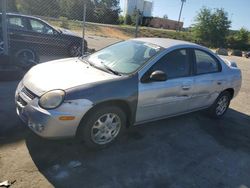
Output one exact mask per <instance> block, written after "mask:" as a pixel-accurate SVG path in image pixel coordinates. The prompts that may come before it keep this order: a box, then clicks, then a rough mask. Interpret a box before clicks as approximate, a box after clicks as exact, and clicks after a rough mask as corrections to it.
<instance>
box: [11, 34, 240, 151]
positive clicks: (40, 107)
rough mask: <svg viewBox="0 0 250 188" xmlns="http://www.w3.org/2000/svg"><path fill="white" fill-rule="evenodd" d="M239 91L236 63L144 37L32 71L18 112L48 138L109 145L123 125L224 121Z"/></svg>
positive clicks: (204, 51) (196, 47) (178, 43)
mask: <svg viewBox="0 0 250 188" xmlns="http://www.w3.org/2000/svg"><path fill="white" fill-rule="evenodd" d="M240 87H241V71H240V70H239V69H238V68H237V65H236V63H232V62H229V61H227V60H224V59H221V58H220V57H219V56H217V55H216V54H214V53H213V52H211V51H210V50H209V49H207V48H205V47H202V46H200V45H197V44H193V43H188V42H184V41H178V40H171V39H159V38H140V39H131V40H128V41H123V42H120V43H116V44H114V45H111V46H109V47H107V48H104V49H102V50H100V51H98V52H96V53H94V54H91V55H88V56H84V57H81V58H70V59H61V60H56V61H52V62H47V63H43V64H39V65H37V66H35V67H33V68H32V69H31V70H30V71H29V72H28V73H27V74H26V75H25V76H24V78H23V80H22V81H21V82H20V84H19V85H18V87H17V90H16V95H15V99H16V106H17V114H18V115H19V117H20V118H21V119H22V120H23V121H24V122H25V123H27V125H28V126H29V127H30V128H31V129H32V130H33V131H34V132H35V133H37V134H38V135H40V136H42V137H46V138H62V137H73V136H77V137H79V138H81V139H83V140H84V141H85V143H86V145H87V146H89V147H91V148H100V147H105V146H107V145H109V144H111V143H112V142H113V141H114V140H115V139H116V138H118V137H119V136H120V135H121V134H122V132H123V131H124V130H125V128H126V127H129V126H132V125H138V124H142V123H145V122H149V121H155V120H159V119H164V118H167V117H172V116H177V115H180V114H185V113H189V112H193V111H197V110H202V109H207V110H208V112H209V114H210V115H211V116H212V117H215V118H220V117H222V116H223V114H224V113H225V112H226V110H227V109H228V107H229V104H230V101H231V99H233V98H234V97H235V96H236V95H237V94H238V92H239V90H240Z"/></svg>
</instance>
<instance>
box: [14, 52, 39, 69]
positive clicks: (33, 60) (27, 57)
mask: <svg viewBox="0 0 250 188" xmlns="http://www.w3.org/2000/svg"><path fill="white" fill-rule="evenodd" d="M15 57H16V62H17V63H18V64H19V65H20V66H22V67H24V68H27V67H31V66H33V65H35V64H37V63H38V61H39V58H38V55H37V53H36V52H35V51H34V50H31V49H21V50H18V51H17V52H16V54H15Z"/></svg>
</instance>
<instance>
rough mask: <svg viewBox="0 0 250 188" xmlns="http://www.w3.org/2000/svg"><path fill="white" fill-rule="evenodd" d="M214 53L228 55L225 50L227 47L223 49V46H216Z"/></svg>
mask: <svg viewBox="0 0 250 188" xmlns="http://www.w3.org/2000/svg"><path fill="white" fill-rule="evenodd" d="M216 54H218V55H224V56H228V51H227V49H225V48H218V49H217V50H216Z"/></svg>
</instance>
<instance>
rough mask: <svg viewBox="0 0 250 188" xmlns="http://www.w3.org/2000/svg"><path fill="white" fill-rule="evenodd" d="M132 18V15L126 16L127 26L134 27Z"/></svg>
mask: <svg viewBox="0 0 250 188" xmlns="http://www.w3.org/2000/svg"><path fill="white" fill-rule="evenodd" d="M132 23H133V22H132V18H131V16H130V15H128V14H126V16H125V24H127V25H132Z"/></svg>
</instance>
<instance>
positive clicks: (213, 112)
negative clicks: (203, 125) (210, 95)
mask: <svg viewBox="0 0 250 188" xmlns="http://www.w3.org/2000/svg"><path fill="white" fill-rule="evenodd" d="M231 98H232V97H231V94H230V93H229V92H228V91H224V92H222V93H221V94H220V95H219V96H218V98H217V99H216V101H215V102H214V104H213V105H212V106H211V107H210V108H209V114H210V116H211V117H213V118H216V119H219V118H221V117H222V116H223V115H224V114H225V113H226V111H227V109H228V107H229V105H230V101H231Z"/></svg>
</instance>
